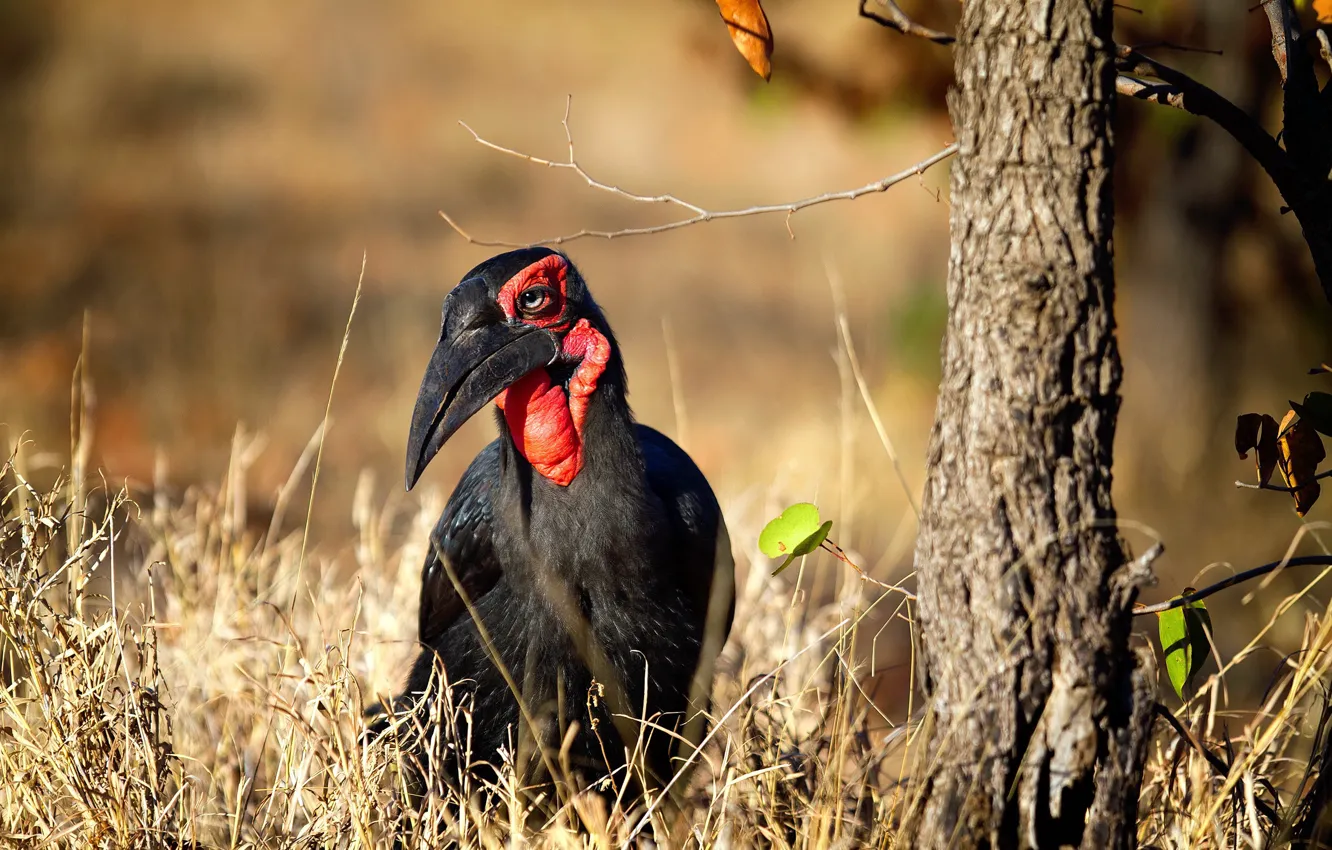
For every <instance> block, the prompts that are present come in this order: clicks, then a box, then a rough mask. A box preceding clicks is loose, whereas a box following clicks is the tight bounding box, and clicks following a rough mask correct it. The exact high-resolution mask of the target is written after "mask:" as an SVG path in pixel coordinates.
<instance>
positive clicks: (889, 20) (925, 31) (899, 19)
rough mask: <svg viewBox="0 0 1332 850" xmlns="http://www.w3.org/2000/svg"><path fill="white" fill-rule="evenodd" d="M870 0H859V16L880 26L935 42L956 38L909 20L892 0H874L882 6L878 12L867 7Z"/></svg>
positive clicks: (951, 41)
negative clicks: (881, 12)
mask: <svg viewBox="0 0 1332 850" xmlns="http://www.w3.org/2000/svg"><path fill="white" fill-rule="evenodd" d="M869 2H870V0H860V17H862V18H869V19H870V20H871V21H874V22H875V23H876V24H879V25H880V26H884V27H887V28H888V29H890V30H897V31H898V32H900V33H902V34H903V35H914V36H916V37H917V38H923V39H926V40H928V41H932V42H934V43H935V44H952V43H953V42H954V41H956V40H957V39H955V38H953V37H952V36H951V35H949V34H948V33H946V32H940V31H939V30H936V29H930V28H929V27H927V26H922V25H921V24H918V23H916V22H915V21H913V20H911V18H910V17H909V16H908V15H907V13H906V12H903V11H902V9H901V7H900V6H898V5H897V3H896V2H894V0H874V2H875V3H877V4H878V5H880V6H882V7H883V8H884V13H883V14H879V13H878V12H875V11H874V10H872V9H870V8H868V4H869Z"/></svg>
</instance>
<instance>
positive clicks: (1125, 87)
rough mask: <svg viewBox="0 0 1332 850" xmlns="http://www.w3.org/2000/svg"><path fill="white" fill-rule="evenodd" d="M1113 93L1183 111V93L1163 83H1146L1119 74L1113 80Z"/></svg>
mask: <svg viewBox="0 0 1332 850" xmlns="http://www.w3.org/2000/svg"><path fill="white" fill-rule="evenodd" d="M1115 91H1117V92H1119V93H1120V94H1122V95H1125V96H1127V97H1132V98H1136V99H1137V100H1145V101H1147V102H1148V103H1158V104H1160V105H1161V106H1173V107H1175V108H1176V109H1184V92H1182V91H1180V90H1179V89H1177V88H1175V87H1174V86H1168V85H1166V84H1165V83H1148V82H1144V81H1143V80H1139V79H1137V78H1136V77H1126V76H1124V75H1123V74H1120V75H1119V76H1118V77H1116V78H1115Z"/></svg>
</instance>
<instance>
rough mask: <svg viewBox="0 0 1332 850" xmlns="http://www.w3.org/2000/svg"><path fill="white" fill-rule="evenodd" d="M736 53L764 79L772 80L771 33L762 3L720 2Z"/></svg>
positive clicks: (752, 1)
mask: <svg viewBox="0 0 1332 850" xmlns="http://www.w3.org/2000/svg"><path fill="white" fill-rule="evenodd" d="M717 8H718V9H720V10H721V16H722V20H723V21H725V22H726V28H727V29H728V30H730V32H731V41H733V42H735V49H736V50H739V51H740V55H741V56H743V57H745V61H746V62H748V63H749V67H751V68H753V69H754V73H756V74H758V75H759V76H760V77H762V78H763V79H765V80H766V79H768V78H769V77H771V76H772V61H771V58H772V30H770V29H768V16H767V15H765V14H763V7H762V6H760V5H759V0H717Z"/></svg>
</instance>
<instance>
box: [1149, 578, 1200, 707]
mask: <svg viewBox="0 0 1332 850" xmlns="http://www.w3.org/2000/svg"><path fill="white" fill-rule="evenodd" d="M1192 592H1193V588H1191V587H1186V588H1185V589H1184V596H1187V595H1189V594H1190V593H1192ZM1175 598H1176V599H1179V598H1180V597H1179V596H1176V597H1175ZM1157 617H1158V623H1157V626H1158V628H1159V631H1160V636H1161V651H1162V652H1163V653H1164V654H1165V662H1166V672H1167V673H1168V674H1169V675H1170V684H1172V685H1174V686H1175V693H1177V694H1179V698H1180V699H1183V698H1184V688H1185V687H1186V686H1187V685H1188V683H1189V682H1190V681H1191V680H1192V679H1193V677H1194V676H1196V675H1197V673H1198V671H1199V670H1200V669H1202V666H1203V664H1205V663H1206V662H1207V658H1208V656H1209V655H1211V651H1212V645H1211V642H1210V641H1209V640H1208V638H1207V635H1208V633H1209V632H1211V630H1212V618H1211V615H1209V614H1208V613H1207V606H1206V605H1204V604H1203V603H1202V601H1201V600H1199V601H1197V602H1190V603H1188V604H1187V605H1184V606H1182V607H1180V608H1171V609H1170V610H1169V611H1162V612H1161V613H1160V614H1158V615H1157Z"/></svg>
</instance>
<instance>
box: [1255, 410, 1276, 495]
mask: <svg viewBox="0 0 1332 850" xmlns="http://www.w3.org/2000/svg"><path fill="white" fill-rule="evenodd" d="M1277 431H1278V428H1277V421H1276V420H1275V419H1273V418H1272V417H1271V416H1268V415H1267V414H1266V413H1264V414H1263V423H1262V429H1261V430H1260V432H1259V437H1258V456H1257V457H1256V458H1254V463H1255V464H1257V466H1258V483H1259V484H1266V483H1267V482H1269V481H1271V480H1272V473H1273V471H1275V470H1276V467H1277V460H1278V459H1279V458H1280V457H1281V454H1280V451H1279V450H1278V449H1277Z"/></svg>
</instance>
